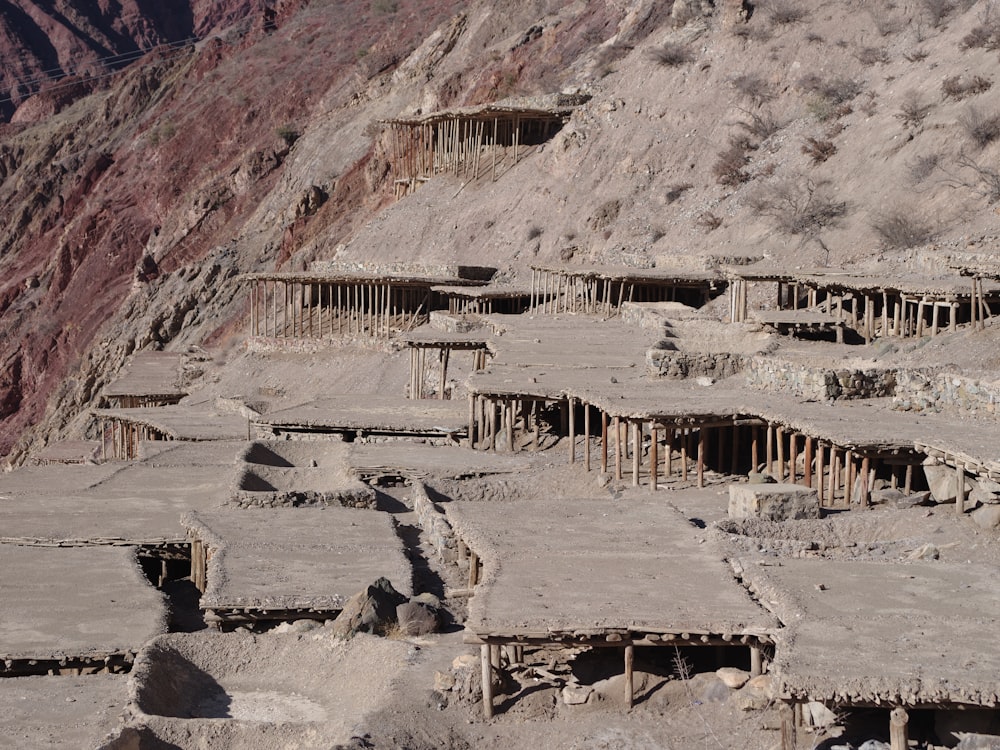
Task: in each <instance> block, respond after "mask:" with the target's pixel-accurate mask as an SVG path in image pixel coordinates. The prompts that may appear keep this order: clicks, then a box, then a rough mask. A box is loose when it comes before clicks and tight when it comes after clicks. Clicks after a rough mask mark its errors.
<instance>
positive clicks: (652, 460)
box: [649, 423, 660, 492]
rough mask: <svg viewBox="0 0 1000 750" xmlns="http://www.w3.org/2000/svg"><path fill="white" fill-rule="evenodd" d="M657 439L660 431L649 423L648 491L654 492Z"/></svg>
mask: <svg viewBox="0 0 1000 750" xmlns="http://www.w3.org/2000/svg"><path fill="white" fill-rule="evenodd" d="M659 440H660V431H659V429H657V426H656V425H655V424H652V423H651V424H650V425H649V491H650V492H656V490H657V486H656V485H657V481H656V472H657V469H658V468H659V466H658V464H659V462H660V457H659V456H658V455H657V453H658V452H659V450H658V449H659Z"/></svg>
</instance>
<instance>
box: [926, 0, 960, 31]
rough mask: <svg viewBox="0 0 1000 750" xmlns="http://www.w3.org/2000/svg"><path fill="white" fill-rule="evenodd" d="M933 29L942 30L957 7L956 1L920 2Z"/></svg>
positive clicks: (933, 0)
mask: <svg viewBox="0 0 1000 750" xmlns="http://www.w3.org/2000/svg"><path fill="white" fill-rule="evenodd" d="M920 4H921V5H922V6H923V8H924V12H925V13H926V15H927V20H928V21H929V22H930V25H931V28H933V29H937V28H940V27H941V26H942V25H943V24H944V22H945V20H946V19H947V18H948V16H950V15H951V14H952V13H953V12H954V11H955V8H956V7H957V3H955V0H920Z"/></svg>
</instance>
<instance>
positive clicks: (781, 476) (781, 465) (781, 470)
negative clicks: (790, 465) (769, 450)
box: [775, 427, 785, 482]
mask: <svg viewBox="0 0 1000 750" xmlns="http://www.w3.org/2000/svg"><path fill="white" fill-rule="evenodd" d="M775 438H776V440H775V442H776V444H777V448H778V476H777V477H776V478H777V480H778V481H779V482H784V481H785V431H784V430H783V429H782V428H781V427H778V428H777V429H776V430H775Z"/></svg>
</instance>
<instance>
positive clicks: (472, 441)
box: [469, 393, 476, 448]
mask: <svg viewBox="0 0 1000 750" xmlns="http://www.w3.org/2000/svg"><path fill="white" fill-rule="evenodd" d="M469 447H470V448H475V447H476V395H475V394H474V393H470V394H469Z"/></svg>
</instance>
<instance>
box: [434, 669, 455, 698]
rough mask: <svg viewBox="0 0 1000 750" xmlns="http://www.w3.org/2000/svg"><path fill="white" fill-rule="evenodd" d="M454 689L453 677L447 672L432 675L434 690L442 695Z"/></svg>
mask: <svg viewBox="0 0 1000 750" xmlns="http://www.w3.org/2000/svg"><path fill="white" fill-rule="evenodd" d="M453 687H455V675H453V674H451V673H449V672H435V673H434V689H435V690H437V691H440V692H442V693H444V692H447V691H449V690H451V689H452V688H453Z"/></svg>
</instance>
